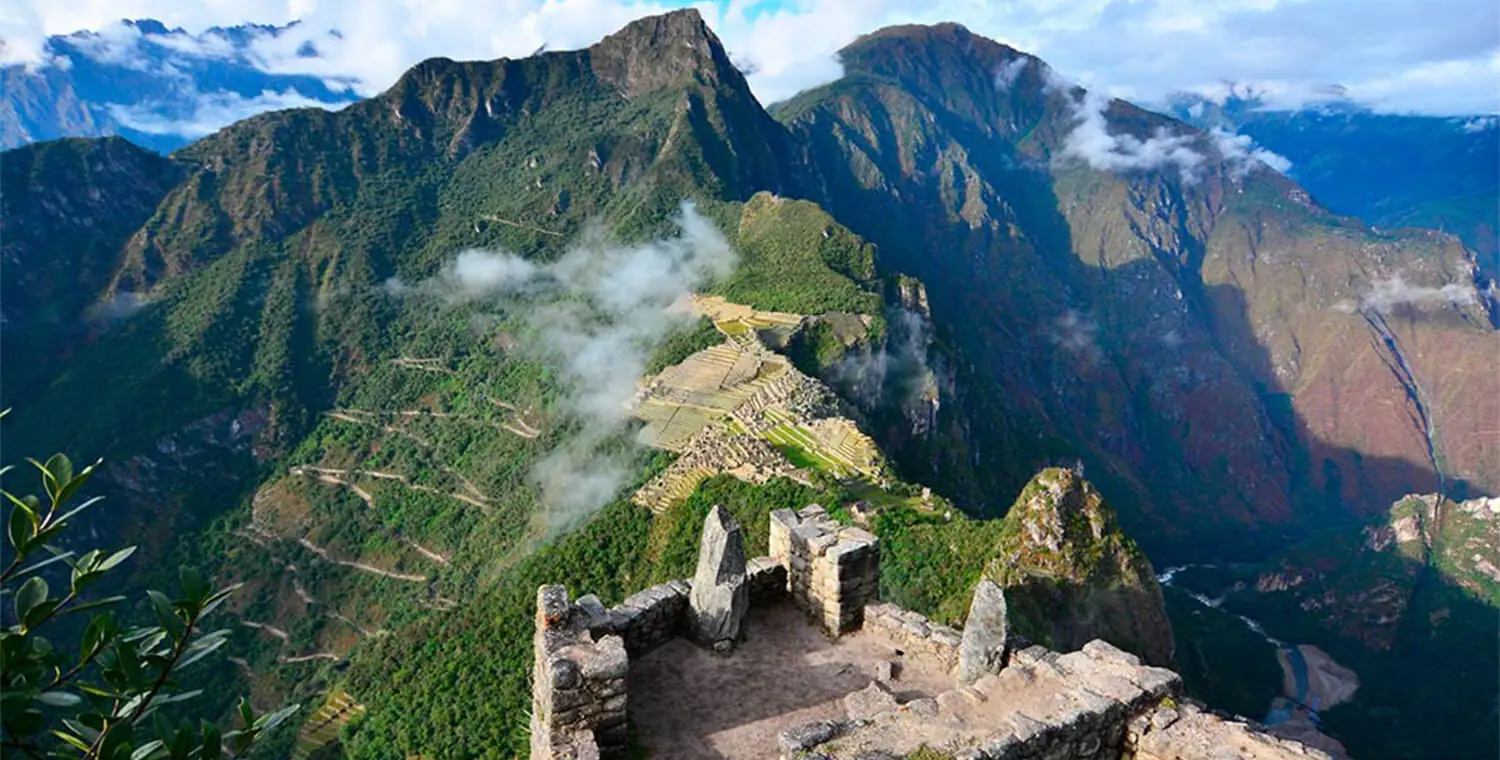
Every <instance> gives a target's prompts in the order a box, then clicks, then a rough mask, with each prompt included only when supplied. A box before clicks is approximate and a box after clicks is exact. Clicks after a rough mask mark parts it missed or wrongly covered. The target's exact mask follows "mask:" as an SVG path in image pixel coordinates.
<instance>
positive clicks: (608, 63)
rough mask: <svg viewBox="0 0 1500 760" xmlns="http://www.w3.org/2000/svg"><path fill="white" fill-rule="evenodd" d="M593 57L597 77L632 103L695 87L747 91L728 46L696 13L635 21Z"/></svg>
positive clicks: (603, 42) (688, 10)
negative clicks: (635, 98) (673, 89)
mask: <svg viewBox="0 0 1500 760" xmlns="http://www.w3.org/2000/svg"><path fill="white" fill-rule="evenodd" d="M589 54H590V59H591V61H592V63H593V68H594V74H595V75H596V76H598V77H599V78H600V79H602V80H604V81H607V82H610V83H612V84H614V85H616V86H618V87H619V88H620V89H621V90H622V91H624V93H625V95H626V96H627V97H631V96H634V95H637V94H640V93H643V92H649V91H651V90H657V89H662V88H665V87H671V86H675V85H681V84H683V83H686V82H690V81H697V82H702V83H704V84H717V83H719V82H721V81H723V82H726V83H729V84H739V85H742V86H744V82H743V79H744V78H743V77H742V76H741V75H740V74H739V72H738V70H736V69H735V67H734V65H733V64H732V63H730V61H729V54H728V53H726V52H725V51H724V45H723V43H721V42H720V41H719V38H718V37H717V36H716V35H715V34H714V33H713V30H711V29H709V28H708V24H706V23H704V21H703V16H701V15H699V13H698V11H697V10H696V9H693V8H686V9H683V10H677V11H672V12H670V13H663V14H661V15H658V16H647V17H646V18H642V19H637V20H635V21H632V22H631V23H630V24H628V25H627V26H626V27H625V28H624V29H621V30H620V31H618V32H615V33H614V34H611V35H609V36H608V37H605V38H604V39H603V40H600V41H599V43H598V44H597V45H595V46H593V47H592V48H589Z"/></svg>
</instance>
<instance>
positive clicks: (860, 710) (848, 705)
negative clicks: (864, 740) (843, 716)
mask: <svg viewBox="0 0 1500 760" xmlns="http://www.w3.org/2000/svg"><path fill="white" fill-rule="evenodd" d="M898 706H899V705H898V704H897V702H896V695H895V694H892V693H891V690H890V689H888V688H886V686H885V684H883V683H881V682H880V681H872V682H870V685H869V686H866V687H865V688H863V689H860V690H859V691H854V692H850V693H849V694H846V695H844V711H845V712H846V713H847V714H848V715H849V719H850V720H860V719H864V718H873V717H875V716H876V715H879V714H881V713H884V712H890V711H892V710H895V709H896V708H897V707H898Z"/></svg>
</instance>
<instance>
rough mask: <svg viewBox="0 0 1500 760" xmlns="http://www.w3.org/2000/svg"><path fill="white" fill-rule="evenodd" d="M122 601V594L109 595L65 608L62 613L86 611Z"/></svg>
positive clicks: (123, 598) (123, 599) (69, 613)
mask: <svg viewBox="0 0 1500 760" xmlns="http://www.w3.org/2000/svg"><path fill="white" fill-rule="evenodd" d="M123 601H125V597H123V596H109V597H105V598H103V599H96V600H94V601H92V602H85V603H83V604H80V605H78V606H76V607H69V608H67V609H66V610H63V613H62V614H64V615H71V614H73V613H75V612H87V611H89V610H94V609H98V608H100V607H107V606H109V605H111V604H118V603H120V602H123Z"/></svg>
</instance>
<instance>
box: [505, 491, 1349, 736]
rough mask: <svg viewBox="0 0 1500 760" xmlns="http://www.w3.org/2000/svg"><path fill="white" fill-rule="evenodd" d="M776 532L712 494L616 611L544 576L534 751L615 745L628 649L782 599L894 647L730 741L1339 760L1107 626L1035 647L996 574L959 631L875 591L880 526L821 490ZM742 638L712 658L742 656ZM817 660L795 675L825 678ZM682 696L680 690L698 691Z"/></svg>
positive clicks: (717, 640)
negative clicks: (826, 699) (670, 568)
mask: <svg viewBox="0 0 1500 760" xmlns="http://www.w3.org/2000/svg"><path fill="white" fill-rule="evenodd" d="M769 538H770V542H769V543H770V551H771V554H770V556H767V557H759V558H755V559H751V560H748V561H747V560H746V559H745V557H744V550H743V543H742V540H741V536H740V529H739V527H738V526H737V525H736V524H735V523H734V521H733V519H732V518H731V517H730V516H729V514H728V513H727V512H726V511H724V510H723V508H722V507H715V508H714V509H713V510H712V512H711V513H710V514H709V516H708V517H707V519H706V520H705V523H704V530H703V536H702V540H701V550H700V555H699V563H698V569H697V573H696V574H695V576H694V578H693V581H692V582H688V581H683V580H675V581H670V582H668V583H664V584H660V585H657V586H653V587H651V588H648V589H646V590H644V591H641V592H638V593H636V594H634V595H632V596H630V597H628V598H627V599H626V600H625V601H624V602H622V603H621V604H619V605H618V606H616V607H614V608H610V609H606V608H605V607H604V605H603V604H602V603H600V601H599V599H598V598H597V597H594V596H592V595H586V596H583V597H580V598H579V599H578V600H577V601H576V602H571V603H570V602H569V600H568V594H567V591H566V590H565V589H563V588H562V587H560V586H543V587H542V588H541V589H540V590H539V591H538V594H537V614H536V635H535V649H536V659H535V665H534V670H533V674H532V675H533V684H534V686H533V699H532V722H531V732H532V733H531V758H532V760H554V759H557V760H563V759H572V760H582V759H584V758H597V757H617V756H620V755H621V754H623V753H624V751H625V749H626V725H627V723H626V715H627V710H628V709H629V704H630V697H629V695H628V693H627V686H626V684H627V675H628V673H629V670H630V667H631V660H632V658H638V657H642V656H644V655H646V654H648V653H649V652H651V651H652V650H654V649H656V648H658V647H661V646H663V645H664V644H667V643H668V642H671V641H672V640H673V639H675V638H678V637H683V638H686V639H688V640H692V641H695V642H698V643H699V644H700V645H704V646H713V645H722V643H723V642H733V641H736V640H737V639H739V637H740V636H741V635H742V628H741V626H742V623H743V621H744V620H745V619H746V617H747V616H750V617H752V618H753V617H754V616H755V615H756V614H757V613H756V610H757V609H761V610H765V609H766V608H768V607H772V606H776V607H779V606H781V605H784V604H788V603H790V604H792V605H794V606H795V607H797V608H800V609H801V610H803V611H804V612H806V613H807V614H808V615H809V617H811V618H812V619H813V620H814V621H815V622H816V623H817V624H818V625H819V627H821V628H822V629H823V631H824V633H825V634H827V635H828V636H830V637H834V638H833V639H826V638H822V637H819V639H820V640H822V641H830V640H833V641H839V642H850V641H853V642H856V644H855V645H856V646H861V647H865V648H869V647H871V646H873V647H875V651H877V652H878V651H880V650H881V649H882V648H884V647H888V648H886V649H884V651H886V652H890V653H892V655H893V659H881V660H879V661H876V662H874V665H873V667H869V666H866V667H869V672H868V674H866V675H865V676H864V677H858V676H856V677H855V680H854V681H853V683H862V684H863V685H861V686H852V684H851V687H844V686H841V687H840V689H843V688H849V689H850V690H849V691H847V692H842V691H839V692H834V693H835V694H839V693H843V694H844V696H843V697H842V698H841V699H837V698H836V700H835V701H833V702H830V703H829V708H828V709H832V710H837V711H841V712H842V716H841V717H839V718H837V719H834V718H830V717H825V718H824V719H821V720H815V721H812V722H806V718H805V717H803V718H802V719H801V720H796V719H795V715H792V714H788V715H787V724H785V726H784V727H782V726H781V725H777V726H776V727H775V728H774V729H773V730H775V731H779V732H780V733H779V737H777V741H776V742H774V746H772V744H773V743H772V742H769V741H768V742H766V744H765V745H764V746H761V745H756V746H755V747H753V748H752V749H751V750H750V752H751V754H744V753H741V754H738V755H734V757H737V758H738V757H746V758H748V757H752V756H753V757H765V758H772V757H776V756H777V755H778V754H779V756H780V757H781V758H783V759H784V760H792V759H793V758H798V759H799V760H836V759H847V760H856V759H859V760H871V759H872V758H899V757H905V756H908V755H910V754H912V753H914V752H916V751H918V750H921V749H923V748H927V749H929V750H933V751H936V752H939V753H941V754H943V755H944V756H948V757H952V758H954V760H1043V759H1046V760H1053V759H1055V758H1079V759H1081V760H1118V759H1120V758H1133V759H1134V760H1294V759H1297V760H1307V759H1309V758H1311V759H1313V760H1331V758H1330V757H1329V756H1328V755H1327V754H1325V753H1323V752H1320V751H1318V750H1315V749H1311V748H1308V747H1306V746H1305V745H1302V744H1299V743H1297V742H1295V741H1291V740H1288V739H1281V738H1277V737H1275V736H1271V735H1270V734H1268V733H1266V732H1265V731H1264V730H1263V727H1261V726H1259V725H1258V724H1255V723H1253V722H1250V721H1245V720H1233V719H1228V718H1224V717H1221V716H1219V715H1216V714H1214V713H1211V712H1208V711H1206V710H1205V709H1203V708H1202V707H1201V706H1199V705H1197V704H1195V703H1193V702H1191V701H1189V700H1185V699H1183V698H1182V680H1181V678H1179V677H1178V676H1177V674H1175V673H1173V672H1172V671H1170V670H1166V669H1164V668H1158V667H1151V666H1148V665H1145V664H1143V663H1142V662H1141V660H1140V658H1138V657H1136V656H1135V655H1132V654H1128V653H1126V652H1123V651H1121V650H1119V649H1117V648H1116V647H1114V646H1112V645H1110V644H1108V643H1106V642H1104V641H1099V640H1095V641H1091V642H1089V643H1088V644H1086V645H1084V646H1083V648H1082V649H1081V650H1079V651H1076V652H1069V653H1066V654H1059V653H1057V652H1052V651H1049V650H1047V649H1045V648H1043V647H1040V646H1026V644H1025V642H1024V640H1022V639H1021V638H1020V637H1018V636H1015V635H1013V634H1011V633H1010V632H1009V631H1007V620H1006V603H1005V594H1004V590H1003V589H1001V588H1000V587H998V586H996V585H995V584H993V583H981V584H979V585H978V586H977V587H976V589H975V592H974V598H973V601H972V603H971V605H970V612H969V619H968V621H967V623H966V625H965V627H964V630H963V631H959V630H956V629H954V628H950V627H948V626H944V625H940V624H937V623H934V622H933V621H931V620H928V619H927V618H925V617H923V616H922V615H919V614H917V613H915V612H913V611H910V610H904V609H901V608H900V607H897V606H895V605H891V604H885V603H881V602H879V601H878V599H877V588H878V586H879V561H880V552H879V545H880V542H879V540H878V539H876V537H875V536H873V535H871V534H870V533H868V532H866V531H863V530H860V529H858V528H850V527H846V526H842V525H840V524H839V523H838V522H837V521H835V520H833V519H831V518H830V517H829V516H828V515H827V513H826V512H825V511H824V510H823V509H822V508H821V507H819V506H817V505H812V506H809V507H806V508H804V509H802V510H799V511H795V512H794V511H791V510H781V511H778V512H774V513H772V516H771V524H770V536H769ZM778 614H780V613H778ZM782 619H786V618H785V617H784V616H783V618H782ZM793 620H795V617H794V618H793ZM793 625H794V626H795V625H796V623H795V622H793ZM752 640H753V639H747V641H752ZM804 641H805V639H804ZM859 642H862V643H859ZM879 642H884V643H883V644H882V643H879ZM673 646H682V645H680V644H673ZM804 646H806V645H805V644H804ZM747 651H749V650H744V649H735V650H733V651H727V654H728V658H727V659H726V658H722V657H716V656H710V657H709V660H711V661H712V662H718V663H733V662H736V660H735V659H734V658H736V657H744V656H746V654H745V653H746V652H747ZM877 656H879V655H877ZM903 663H905V664H906V665H910V666H911V667H913V668H917V669H919V670H921V671H922V672H925V673H927V674H928V675H927V678H928V679H929V680H928V683H929V686H928V687H924V688H927V691H926V692H925V693H924V692H922V691H920V690H917V691H913V690H912V688H911V686H912V685H911V684H909V683H907V682H906V681H904V680H903V673H902V668H903ZM811 672H812V671H809V672H808V673H800V674H799V676H800V677H804V678H806V677H815V676H811V675H809V673H811ZM856 672H861V671H856ZM943 674H947V675H946V676H944V675H943ZM946 677H951V678H952V680H951V681H950V682H949V683H951V687H950V688H948V689H947V690H946V691H943V690H941V688H937V689H933V688H932V686H933V685H936V682H934V681H932V679H933V678H936V679H937V681H939V682H940V681H942V680H943V679H944V678H946ZM776 678H777V676H776V675H775V674H770V673H768V674H767V675H766V681H767V682H766V683H754V682H751V683H744V686H743V688H744V689H745V690H746V691H747V692H748V691H754V690H757V689H759V690H763V691H764V690H773V691H774V690H776V689H778V688H780V687H779V686H778V684H777V683H776ZM752 680H753V679H752ZM736 683H737V684H738V683H741V682H739V681H737V682H736ZM840 683H850V682H849V681H847V680H846V681H842V682H840ZM737 688H738V687H737ZM681 699H682V700H683V704H685V705H686V704H691V703H692V701H693V700H694V699H695V697H694V694H692V693H684V694H682V695H681ZM669 704H670V703H669ZM673 709H675V708H673ZM824 715H828V713H824ZM755 717H756V718H757V719H763V718H764V717H765V716H764V715H763V714H757V715H756V716H755ZM674 720H675V718H674ZM722 728H723V726H718V727H717V729H716V728H715V727H709V726H705V731H706V732H709V731H713V730H721V729H722ZM646 748H647V749H648V750H649V749H650V745H649V743H648V744H647V746H646Z"/></svg>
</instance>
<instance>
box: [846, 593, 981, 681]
mask: <svg viewBox="0 0 1500 760" xmlns="http://www.w3.org/2000/svg"><path fill="white" fill-rule="evenodd" d="M864 629H865V630H866V631H871V632H875V633H879V634H881V635H883V636H885V638H887V639H889V640H890V641H891V643H893V644H895V645H896V648H897V649H899V650H901V651H902V652H904V653H905V654H906V656H908V657H921V658H925V659H926V660H927V661H928V662H932V663H936V664H937V666H938V667H939V668H940V669H942V671H943V672H945V673H951V672H953V669H954V668H956V667H958V663H959V642H960V641H961V640H962V637H963V634H961V633H959V632H958V631H956V630H954V629H952V628H950V627H948V626H946V625H939V624H937V623H934V622H932V621H931V620H928V619H927V618H926V617H924V616H923V615H921V614H920V613H916V612H912V611H911V610H903V609H901V608H900V607H897V606H896V605H894V604H883V603H876V604H869V605H866V606H865V622H864Z"/></svg>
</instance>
